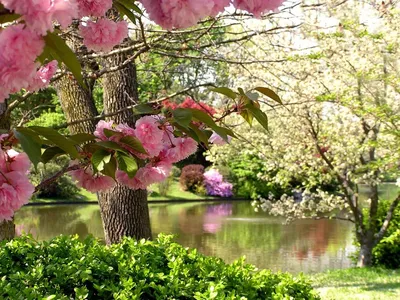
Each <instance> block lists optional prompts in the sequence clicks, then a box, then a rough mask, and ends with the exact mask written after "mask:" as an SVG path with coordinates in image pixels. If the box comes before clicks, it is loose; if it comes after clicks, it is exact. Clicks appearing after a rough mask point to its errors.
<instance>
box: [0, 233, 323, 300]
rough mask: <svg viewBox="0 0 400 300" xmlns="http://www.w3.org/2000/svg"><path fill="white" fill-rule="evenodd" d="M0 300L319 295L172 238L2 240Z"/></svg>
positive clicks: (299, 282) (296, 280)
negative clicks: (110, 241) (106, 241)
mask: <svg viewBox="0 0 400 300" xmlns="http://www.w3.org/2000/svg"><path fill="white" fill-rule="evenodd" d="M0 274H1V276H2V278H1V280H0V298H1V299H248V300H253V299H254V300H255V299H294V300H296V299H309V300H313V299H319V297H318V295H317V293H316V292H315V291H314V290H313V289H312V287H311V285H310V284H309V283H308V282H307V281H306V280H305V279H304V278H303V277H301V276H300V277H293V276H292V275H289V274H281V273H278V274H274V273H272V272H270V271H267V270H264V271H258V270H256V268H255V267H254V266H252V265H248V264H245V262H244V259H240V260H238V261H236V262H233V263H232V264H226V263H224V262H223V260H222V259H219V258H214V257H208V256H204V255H202V254H199V253H198V252H197V251H196V250H192V249H188V248H184V247H182V246H181V245H179V244H176V243H174V242H172V238H171V237H170V236H162V235H160V236H158V238H157V239H156V240H155V241H145V240H142V241H140V242H137V241H135V240H133V239H130V238H125V239H123V240H122V241H121V243H119V244H113V245H110V246H105V245H103V243H101V242H99V241H97V240H95V239H94V238H87V239H85V240H84V241H79V239H78V238H77V237H67V236H60V237H57V238H54V239H53V240H51V241H48V242H41V243H39V242H37V241H35V240H33V239H32V238H30V237H21V238H16V239H14V240H12V241H10V242H8V243H6V242H2V243H1V244H0Z"/></svg>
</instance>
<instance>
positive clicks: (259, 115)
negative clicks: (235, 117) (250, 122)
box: [245, 103, 268, 130]
mask: <svg viewBox="0 0 400 300" xmlns="http://www.w3.org/2000/svg"><path fill="white" fill-rule="evenodd" d="M245 108H246V109H247V111H248V112H250V113H251V114H252V115H253V116H254V117H255V118H256V120H257V121H258V123H260V124H261V126H262V127H264V128H265V129H266V130H268V117H267V115H266V114H265V113H264V112H263V111H262V110H261V109H260V108H259V107H258V106H257V105H255V104H254V103H249V104H247V105H246V106H245Z"/></svg>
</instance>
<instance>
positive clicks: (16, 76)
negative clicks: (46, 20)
mask: <svg viewBox="0 0 400 300" xmlns="http://www.w3.org/2000/svg"><path fill="white" fill-rule="evenodd" d="M43 49H44V41H43V39H42V38H41V37H40V36H38V35H36V34H35V33H33V32H31V31H29V30H27V29H25V28H24V25H22V24H20V25H15V26H9V27H7V28H5V29H3V30H1V31H0V86H1V87H2V92H1V93H0V94H1V95H2V97H0V102H3V101H4V99H5V98H6V97H8V94H10V93H15V92H17V91H19V90H20V89H21V88H24V87H27V86H29V84H30V83H31V82H32V81H33V78H34V77H35V75H36V71H37V68H38V66H39V64H38V63H36V62H35V60H36V58H37V57H38V56H39V55H40V54H41V53H42V52H43Z"/></svg>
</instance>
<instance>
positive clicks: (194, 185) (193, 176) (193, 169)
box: [179, 165, 204, 192]
mask: <svg viewBox="0 0 400 300" xmlns="http://www.w3.org/2000/svg"><path fill="white" fill-rule="evenodd" d="M203 173H204V167H203V166H202V165H187V166H185V167H183V168H182V173H181V177H180V179H179V182H180V184H181V186H182V188H183V189H184V190H185V191H191V192H196V190H197V189H198V187H199V186H202V185H203V182H204V176H203Z"/></svg>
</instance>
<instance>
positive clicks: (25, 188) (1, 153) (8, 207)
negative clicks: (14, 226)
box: [0, 137, 35, 222]
mask: <svg viewBox="0 0 400 300" xmlns="http://www.w3.org/2000/svg"><path fill="white" fill-rule="evenodd" d="M6 139H7V137H3V140H6ZM29 168H30V161H29V158H28V156H27V155H26V154H25V153H18V152H17V151H15V150H13V149H8V150H6V149H0V222H2V221H4V220H11V219H12V217H13V216H14V212H15V211H16V210H18V209H20V208H21V207H22V206H23V205H25V204H26V203H28V201H29V199H30V198H31V197H32V195H33V192H34V190H35V188H34V186H33V185H32V184H31V183H30V181H29V179H28V176H27V175H28V171H29Z"/></svg>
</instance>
